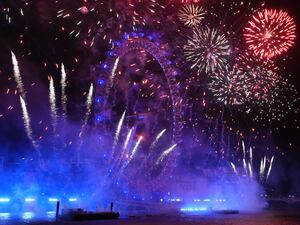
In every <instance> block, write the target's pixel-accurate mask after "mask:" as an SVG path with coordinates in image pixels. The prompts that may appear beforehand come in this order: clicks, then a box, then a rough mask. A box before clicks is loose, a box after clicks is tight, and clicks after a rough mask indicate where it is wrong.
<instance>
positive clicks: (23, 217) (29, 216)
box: [22, 212, 35, 220]
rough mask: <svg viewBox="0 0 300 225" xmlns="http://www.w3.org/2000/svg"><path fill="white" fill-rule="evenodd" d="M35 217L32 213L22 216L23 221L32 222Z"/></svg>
mask: <svg viewBox="0 0 300 225" xmlns="http://www.w3.org/2000/svg"><path fill="white" fill-rule="evenodd" d="M34 216H35V214H34V213H32V212H25V213H23V214H22V219H23V220H31V219H33V218H34Z"/></svg>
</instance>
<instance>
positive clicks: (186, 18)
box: [179, 4, 206, 27]
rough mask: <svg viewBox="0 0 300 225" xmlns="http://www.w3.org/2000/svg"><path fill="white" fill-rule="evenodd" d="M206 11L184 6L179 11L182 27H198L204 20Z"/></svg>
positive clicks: (196, 6)
mask: <svg viewBox="0 0 300 225" xmlns="http://www.w3.org/2000/svg"><path fill="white" fill-rule="evenodd" d="M205 15H206V11H205V9H204V8H203V7H201V6H198V5H195V4H190V5H185V6H183V7H182V9H181V10H180V11H179V19H180V21H182V22H183V23H184V25H186V26H189V27H193V26H197V25H199V24H200V23H201V22H202V20H203V19H204V18H205Z"/></svg>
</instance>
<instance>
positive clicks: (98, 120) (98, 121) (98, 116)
mask: <svg viewBox="0 0 300 225" xmlns="http://www.w3.org/2000/svg"><path fill="white" fill-rule="evenodd" d="M104 120H105V117H104V116H103V115H97V116H96V122H97V123H100V122H103V121H104Z"/></svg>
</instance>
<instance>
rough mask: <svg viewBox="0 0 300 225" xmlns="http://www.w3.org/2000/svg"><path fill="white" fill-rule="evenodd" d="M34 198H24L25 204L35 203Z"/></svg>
mask: <svg viewBox="0 0 300 225" xmlns="http://www.w3.org/2000/svg"><path fill="white" fill-rule="evenodd" d="M35 201H36V200H35V199H34V198H25V202H35Z"/></svg>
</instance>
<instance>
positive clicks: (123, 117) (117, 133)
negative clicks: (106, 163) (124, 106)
mask: <svg viewBox="0 0 300 225" xmlns="http://www.w3.org/2000/svg"><path fill="white" fill-rule="evenodd" d="M125 115H126V111H124V112H123V114H122V116H121V119H120V120H119V123H118V126H117V129H116V133H115V137H114V142H113V145H112V152H111V157H112V158H113V157H114V154H115V149H116V146H117V144H118V141H119V136H120V132H121V129H122V126H123V122H124V119H125ZM112 158H111V160H112Z"/></svg>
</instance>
